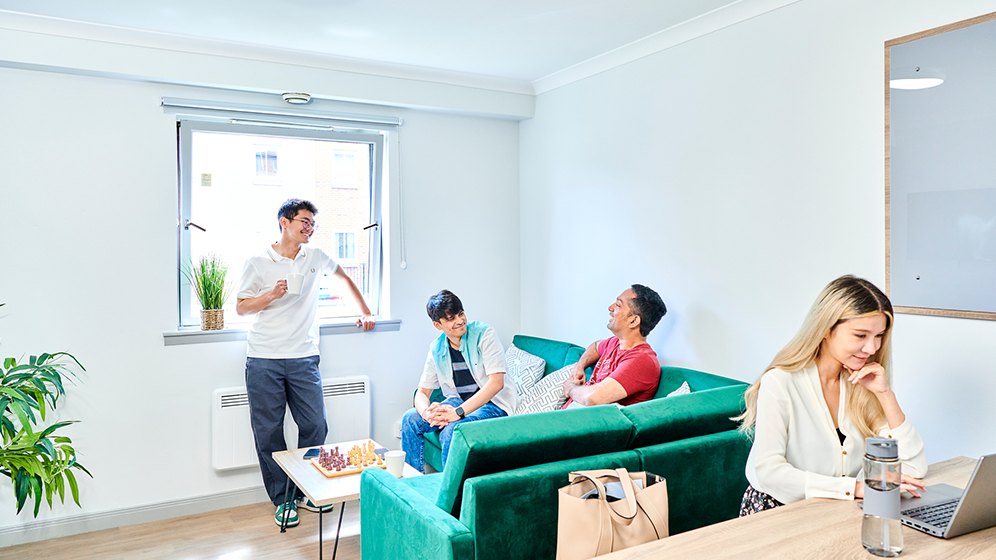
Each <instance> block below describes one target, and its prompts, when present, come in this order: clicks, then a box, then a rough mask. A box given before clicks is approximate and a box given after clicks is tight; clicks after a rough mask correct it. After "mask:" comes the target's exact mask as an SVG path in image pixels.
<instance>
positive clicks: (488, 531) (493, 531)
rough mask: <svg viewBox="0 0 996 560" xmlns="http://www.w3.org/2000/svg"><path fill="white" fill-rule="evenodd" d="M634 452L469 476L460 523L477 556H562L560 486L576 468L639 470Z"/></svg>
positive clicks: (485, 559) (481, 559)
mask: <svg viewBox="0 0 996 560" xmlns="http://www.w3.org/2000/svg"><path fill="white" fill-rule="evenodd" d="M640 465H641V462H640V457H639V455H638V454H637V453H636V452H635V451H624V452H620V453H608V454H605V455H596V456H592V457H581V458H577V459H569V460H567V461H556V462H553V463H546V464H542V465H535V466H532V467H526V468H522V469H515V470H510V471H505V472H500V473H493V474H489V475H485V476H479V477H475V478H471V479H468V480H467V482H466V484H464V496H463V503H462V507H461V509H460V521H461V522H462V523H463V524H464V525H466V526H467V528H468V529H470V531H471V532H472V533H474V552H475V556H474V557H475V558H476V560H505V559H508V558H529V559H545V560H554V558H555V557H556V555H557V511H558V501H559V497H558V493H557V489H558V488H561V487H563V486H567V484H568V474H569V473H571V472H573V471H584V470H594V469H617V468H624V469H629V470H631V471H634V472H637V471H640V470H642V468H641V467H640Z"/></svg>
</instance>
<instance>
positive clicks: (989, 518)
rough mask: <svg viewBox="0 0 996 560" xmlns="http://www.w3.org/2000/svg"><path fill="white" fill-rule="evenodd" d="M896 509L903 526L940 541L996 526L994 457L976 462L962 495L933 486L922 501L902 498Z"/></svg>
mask: <svg viewBox="0 0 996 560" xmlns="http://www.w3.org/2000/svg"><path fill="white" fill-rule="evenodd" d="M899 509H900V514H901V515H902V520H903V525H907V526H909V527H913V528H914V529H917V530H920V531H923V532H924V533H927V534H928V535H933V536H935V537H941V538H942V539H950V538H954V537H957V536H958V535H964V534H965V533H971V532H973V531H978V530H981V529H988V528H989V527H993V526H996V454H993V455H985V456H984V457H982V458H981V459H979V462H978V463H976V465H975V472H973V473H972V478H970V479H969V480H968V486H966V487H965V490H964V491H962V489H961V488H955V487H954V486H950V485H948V484H932V485H930V486H928V487H927V491H926V492H924V493H923V497H921V498H913V497H904V498H903V499H902V500H901V502H900V504H899Z"/></svg>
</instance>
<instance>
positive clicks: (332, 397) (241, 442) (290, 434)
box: [211, 375, 370, 470]
mask: <svg viewBox="0 0 996 560" xmlns="http://www.w3.org/2000/svg"><path fill="white" fill-rule="evenodd" d="M322 393H323V394H324V395H325V420H326V421H327V422H328V424H329V435H328V438H327V439H326V440H325V441H326V442H328V443H332V442H336V441H349V440H353V439H363V438H368V437H370V378H369V377H367V376H365V375H357V376H354V377H330V378H327V379H322ZM211 431H212V438H211V455H212V461H211V464H212V465H213V466H214V468H215V469H217V470H226V469H237V468H241V467H250V466H254V465H256V464H258V460H257V458H256V445H255V443H254V442H253V437H252V426H250V424H249V396H248V395H247V394H246V388H245V387H230V388H228V389H216V390H215V391H214V393H213V394H212V397H211ZM284 438H285V439H286V440H287V448H288V449H294V448H295V447H297V424H295V423H294V420H293V419H292V418H291V414H290V410H289V409H288V410H287V412H286V415H285V416H284Z"/></svg>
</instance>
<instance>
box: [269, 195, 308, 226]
mask: <svg viewBox="0 0 996 560" xmlns="http://www.w3.org/2000/svg"><path fill="white" fill-rule="evenodd" d="M301 210H307V211H308V212H311V214H312V215H314V214H317V213H318V207H317V206H315V205H314V204H312V203H311V201H308V200H304V199H303V198H288V199H287V202H284V203H283V204H281V205H280V210H278V211H277V227H279V228H280V231H283V230H284V227H283V226H281V225H279V224H280V218H287V219H288V220H293V219H294V218H296V217H297V213H298V212H300V211H301Z"/></svg>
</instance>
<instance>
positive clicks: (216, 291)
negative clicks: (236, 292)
mask: <svg viewBox="0 0 996 560" xmlns="http://www.w3.org/2000/svg"><path fill="white" fill-rule="evenodd" d="M183 274H184V276H186V277H187V280H188V281H189V282H190V285H192V286H193V287H194V294H196V295H197V301H199V302H201V308H202V309H221V308H223V307H224V306H225V301H226V300H228V296H230V295H232V289H233V288H234V287H235V286H234V285H232V284H229V283H227V282H225V276H226V275H227V274H228V265H227V264H225V261H224V260H222V258H221V257H219V256H217V255H204V256H202V257H201V258H200V260H198V261H197V262H196V263H194V264H192V265H190V266H187V267H186V268H185V269H184V271H183Z"/></svg>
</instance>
